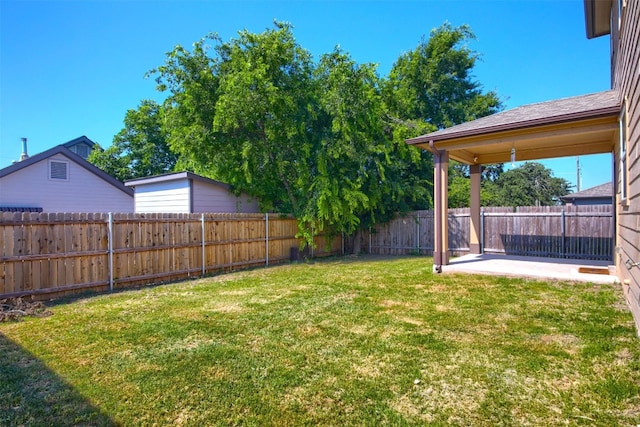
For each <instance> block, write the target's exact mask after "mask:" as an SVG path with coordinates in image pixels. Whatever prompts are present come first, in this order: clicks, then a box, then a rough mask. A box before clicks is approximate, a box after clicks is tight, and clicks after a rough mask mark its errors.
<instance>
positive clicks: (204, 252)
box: [201, 213, 207, 276]
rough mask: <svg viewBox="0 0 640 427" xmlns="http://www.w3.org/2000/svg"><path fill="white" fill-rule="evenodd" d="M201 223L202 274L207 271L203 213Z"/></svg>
mask: <svg viewBox="0 0 640 427" xmlns="http://www.w3.org/2000/svg"><path fill="white" fill-rule="evenodd" d="M201 225H202V227H201V228H202V275H203V276H204V275H205V274H206V273H207V267H206V259H207V255H206V244H205V243H206V242H205V238H204V213H203V214H202V217H201Z"/></svg>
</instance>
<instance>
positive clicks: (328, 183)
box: [150, 22, 500, 238]
mask: <svg viewBox="0 0 640 427" xmlns="http://www.w3.org/2000/svg"><path fill="white" fill-rule="evenodd" d="M470 37H472V34H471V32H470V30H468V28H467V27H460V28H452V27H451V26H450V25H448V24H445V25H444V26H443V27H441V28H440V29H437V30H434V32H432V37H431V39H429V40H428V41H423V42H422V43H421V44H420V45H419V46H418V48H417V49H416V50H415V51H413V52H411V53H410V54H407V55H405V56H402V57H401V58H400V59H399V60H398V62H397V63H396V64H395V65H394V68H393V70H392V73H391V75H390V77H389V78H388V79H380V77H379V76H378V75H377V71H376V67H375V66H374V65H371V64H358V63H356V62H355V61H354V60H353V59H352V58H351V57H350V56H349V54H347V53H345V52H343V51H341V50H340V49H335V50H334V51H333V52H331V53H329V54H326V55H322V56H321V57H320V60H319V61H318V62H317V63H316V62H314V61H313V59H312V56H311V55H310V53H309V52H308V51H306V50H305V49H303V48H302V47H301V46H300V45H299V44H298V43H297V42H296V40H295V38H294V36H293V32H292V27H291V26H290V25H289V24H286V23H278V22H276V23H275V26H274V28H272V29H267V30H265V31H264V32H262V33H259V34H255V33H251V32H248V31H242V32H240V33H239V34H238V36H237V38H234V39H231V40H229V41H222V40H221V39H220V38H219V37H217V36H216V35H209V36H207V37H205V38H204V39H202V40H200V41H198V42H196V43H195V44H194V46H193V49H191V50H187V49H185V48H183V47H181V46H177V47H176V48H175V49H173V50H172V51H171V52H169V53H168V54H167V58H166V61H165V63H164V64H163V65H161V66H160V67H158V68H157V69H155V70H152V71H151V72H150V74H152V75H155V77H156V81H157V83H158V89H159V90H161V91H164V92H166V93H167V95H168V97H167V100H166V102H165V103H164V105H163V107H162V111H163V115H162V117H163V124H162V128H163V130H164V131H165V132H166V133H167V138H168V141H169V145H170V147H171V149H172V151H173V152H175V153H177V154H178V155H179V156H180V158H179V161H178V167H181V168H187V169H190V170H193V171H195V172H198V173H202V174H204V175H207V176H210V177H212V178H216V179H219V180H222V181H225V182H227V183H229V184H231V186H232V188H234V190H235V191H238V192H240V191H243V192H246V193H248V194H250V195H252V196H254V197H256V198H258V199H259V200H260V202H261V207H262V209H264V210H271V211H278V212H283V213H285V212H286V213H293V214H294V215H296V216H297V217H298V218H299V221H300V222H299V224H300V230H301V233H302V234H303V235H304V236H305V237H307V238H309V237H310V236H311V234H312V232H313V231H319V230H325V231H327V230H333V231H335V232H340V231H344V232H347V233H350V232H353V231H354V230H355V229H357V228H358V227H362V226H367V225H371V224H373V223H375V222H378V221H384V220H386V219H389V218H391V217H392V216H393V215H394V214H395V213H396V212H403V211H407V210H410V209H425V208H429V207H430V206H431V192H432V188H433V185H432V178H433V161H432V157H431V154H430V153H426V152H424V151H421V150H418V149H416V148H414V147H409V146H407V145H406V144H405V142H404V141H405V139H406V138H409V137H413V136H417V135H420V134H423V133H426V132H429V131H432V130H435V129H437V128H439V127H443V126H447V125H449V124H454V123H458V122H461V121H464V120H469V119H473V118H476V117H479V116H482V115H487V114H490V113H491V112H493V111H495V110H497V109H498V108H499V107H500V102H499V100H498V98H497V96H496V95H495V94H494V93H491V92H490V93H488V94H483V93H482V92H481V90H480V88H479V84H478V83H476V82H475V81H474V80H473V79H472V76H471V74H470V70H471V68H472V67H473V65H474V63H475V60H476V58H477V55H476V54H475V53H473V52H472V51H470V50H468V49H467V48H466V47H465V45H464V43H465V42H466V40H467V39H468V38H470ZM424 67H426V69H424ZM424 71H428V72H424ZM439 73H444V74H445V75H444V76H440V74H439ZM434 79H435V80H434ZM419 88H422V90H423V91H422V92H421V93H419V94H418V93H417V92H416V90H418V89H419ZM431 103H437V104H438V105H437V107H435V108H432V107H429V108H427V107H426V104H431Z"/></svg>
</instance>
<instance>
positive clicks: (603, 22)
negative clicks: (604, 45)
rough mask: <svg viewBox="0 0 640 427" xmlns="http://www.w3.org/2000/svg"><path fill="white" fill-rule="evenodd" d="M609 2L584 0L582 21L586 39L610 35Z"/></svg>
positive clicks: (605, 0)
mask: <svg viewBox="0 0 640 427" xmlns="http://www.w3.org/2000/svg"><path fill="white" fill-rule="evenodd" d="M611 6H612V4H611V0H584V19H585V29H586V31H587V38H588V39H593V38H596V37H600V36H604V35H607V34H610V33H611V19H610V18H611Z"/></svg>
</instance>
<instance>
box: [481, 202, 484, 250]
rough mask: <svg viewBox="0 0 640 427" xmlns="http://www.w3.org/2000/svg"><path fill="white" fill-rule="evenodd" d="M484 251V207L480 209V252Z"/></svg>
mask: <svg viewBox="0 0 640 427" xmlns="http://www.w3.org/2000/svg"><path fill="white" fill-rule="evenodd" d="M483 253H484V209H482V210H481V211H480V254H483Z"/></svg>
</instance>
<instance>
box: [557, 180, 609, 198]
mask: <svg viewBox="0 0 640 427" xmlns="http://www.w3.org/2000/svg"><path fill="white" fill-rule="evenodd" d="M605 197H613V183H612V182H607V183H606V184H601V185H597V186H595V187H591V188H587V189H586V190H582V191H578V192H577V193H571V194H567V195H566V196H562V197H560V199H562V200H574V199H601V198H605Z"/></svg>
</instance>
